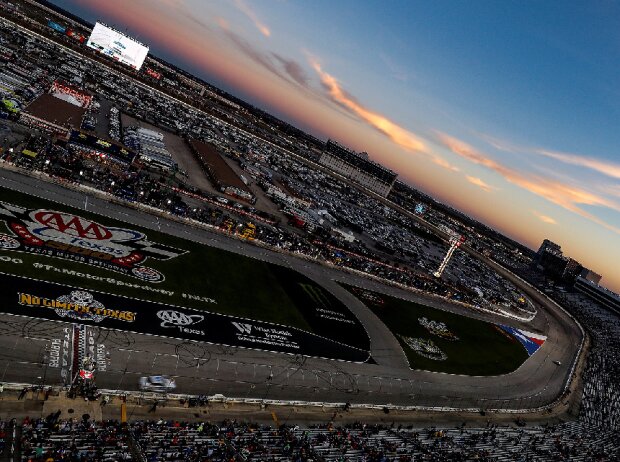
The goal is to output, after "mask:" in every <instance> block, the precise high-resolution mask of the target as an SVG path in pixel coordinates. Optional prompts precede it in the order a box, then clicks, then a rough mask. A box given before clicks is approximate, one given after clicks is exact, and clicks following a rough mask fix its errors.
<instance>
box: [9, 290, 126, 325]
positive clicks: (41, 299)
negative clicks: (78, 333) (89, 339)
mask: <svg viewBox="0 0 620 462" xmlns="http://www.w3.org/2000/svg"><path fill="white" fill-rule="evenodd" d="M17 300H18V301H17V303H18V304H19V305H21V306H28V307H32V308H49V309H51V310H54V311H55V312H56V314H57V315H58V316H59V317H61V318H65V317H66V318H71V319H75V320H79V321H82V320H84V321H93V322H96V323H99V322H101V321H103V320H104V319H106V318H110V319H118V320H119V321H126V322H134V321H135V320H136V313H135V312H133V311H124V310H114V309H108V308H106V307H105V306H104V305H103V303H101V302H98V301H97V300H95V299H94V297H93V295H92V294H91V293H89V292H86V291H84V290H74V291H72V292H71V294H69V295H61V296H59V297H56V298H48V297H47V296H41V295H40V294H33V293H28V292H17Z"/></svg>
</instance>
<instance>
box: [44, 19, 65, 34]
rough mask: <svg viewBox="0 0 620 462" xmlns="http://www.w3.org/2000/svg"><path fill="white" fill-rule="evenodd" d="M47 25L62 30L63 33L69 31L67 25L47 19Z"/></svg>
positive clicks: (58, 30)
mask: <svg viewBox="0 0 620 462" xmlns="http://www.w3.org/2000/svg"><path fill="white" fill-rule="evenodd" d="M47 25H48V27H50V28H52V29H54V30H55V31H56V32H60V33H61V34H64V33H65V32H66V31H67V28H66V27H63V26H61V25H60V24H58V23H57V22H54V21H47Z"/></svg>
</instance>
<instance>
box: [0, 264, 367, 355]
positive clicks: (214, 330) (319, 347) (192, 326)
mask: <svg viewBox="0 0 620 462" xmlns="http://www.w3.org/2000/svg"><path fill="white" fill-rule="evenodd" d="M0 287H2V288H3V290H2V291H0V311H2V312H5V313H8V314H14V315H20V316H28V317H33V318H41V319H48V320H52V321H65V322H73V323H80V324H87V325H97V326H101V327H104V328H109V329H118V330H124V331H131V332H136V333H140V334H149V335H157V336H163V337H173V338H180V339H184V340H193V341H199V342H208V343H214V344H221V345H228V346H234V347H244V348H251V349H256V350H265V351H273V352H280V353H289V354H299V355H304V356H311V357H320V358H327V359H336V360H344V361H351V362H366V361H368V360H370V355H369V352H368V351H366V350H363V349H360V348H355V347H352V346H349V345H345V344H343V343H340V342H337V341H335V340H332V339H331V338H325V337H321V336H319V335H316V334H312V333H309V332H305V331H303V330H300V329H297V328H294V327H287V326H281V325H277V324H273V323H268V322H264V321H257V320H250V319H245V318H239V317H234V316H228V315H223V314H218V313H211V312H208V311H198V310H193V309H190V308H184V307H178V306H173V305H167V304H163V303H157V302H151V301H147V300H139V299H132V298H126V297H121V296H117V295H112V294H107V293H102V292H98V291H93V290H84V289H81V288H75V287H69V286H66V285H61V284H55V283H51V282H46V281H40V280H35V279H29V278H24V277H21V276H14V275H8V274H4V273H0Z"/></svg>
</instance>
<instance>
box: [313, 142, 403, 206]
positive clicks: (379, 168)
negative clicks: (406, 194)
mask: <svg viewBox="0 0 620 462" xmlns="http://www.w3.org/2000/svg"><path fill="white" fill-rule="evenodd" d="M319 163H320V164H321V165H324V166H325V167H328V168H330V169H332V170H333V171H335V172H337V173H339V174H341V175H343V176H345V177H347V178H349V179H350V180H352V181H355V182H356V183H359V184H360V185H361V186H364V187H365V188H367V189H370V190H371V191H374V192H376V193H377V194H380V195H382V196H384V197H385V196H387V195H388V193H389V192H390V190H391V189H392V185H393V184H394V181H395V180H396V176H397V174H396V173H395V172H393V171H392V170H390V169H388V168H386V167H384V166H383V165H381V164H378V163H376V162H373V161H371V160H370V159H369V158H368V154H367V153H365V152H363V153H357V152H355V151H352V150H351V149H348V148H345V147H344V146H342V145H340V144H338V143H336V142H335V141H332V140H328V141H327V143H326V144H325V147H324V148H323V152H322V153H321V157H320V158H319Z"/></svg>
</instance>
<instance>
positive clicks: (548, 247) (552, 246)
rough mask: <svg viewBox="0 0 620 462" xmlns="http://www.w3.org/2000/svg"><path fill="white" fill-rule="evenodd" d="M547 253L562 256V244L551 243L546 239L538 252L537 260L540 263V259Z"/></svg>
mask: <svg viewBox="0 0 620 462" xmlns="http://www.w3.org/2000/svg"><path fill="white" fill-rule="evenodd" d="M545 252H551V253H555V254H560V255H562V247H561V246H560V244H556V243H555V242H552V241H550V240H549V239H545V240H544V241H543V242H542V244H540V247H539V248H538V252H536V255H537V258H536V259H537V260H538V261H540V258H541V257H542V255H543V254H544V253H545Z"/></svg>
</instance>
